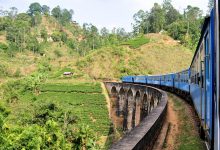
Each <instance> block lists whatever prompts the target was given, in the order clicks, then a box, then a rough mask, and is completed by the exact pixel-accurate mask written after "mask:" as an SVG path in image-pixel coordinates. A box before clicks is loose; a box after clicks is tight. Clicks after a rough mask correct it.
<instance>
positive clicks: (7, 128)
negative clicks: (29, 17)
mask: <svg viewBox="0 0 220 150" xmlns="http://www.w3.org/2000/svg"><path fill="white" fill-rule="evenodd" d="M44 82H45V76H44V75H42V74H35V75H33V76H30V77H27V78H24V79H20V80H16V81H11V82H8V83H6V84H3V86H2V87H1V89H3V99H2V100H1V103H0V131H1V132H0V145H1V147H0V149H2V150H3V149H4V150H5V149H8V150H11V149H36V150H37V149H65V150H66V149H76V150H80V149H100V148H101V147H102V148H107V147H105V146H104V144H105V143H104V144H102V146H101V147H100V145H98V144H97V142H98V141H99V140H100V139H99V138H98V137H101V136H108V135H109V130H110V127H111V126H110V121H109V118H108V111H107V109H106V102H105V98H104V96H103V95H102V94H101V92H102V91H101V87H100V84H98V83H80V84H46V83H44ZM88 125H89V126H88Z"/></svg>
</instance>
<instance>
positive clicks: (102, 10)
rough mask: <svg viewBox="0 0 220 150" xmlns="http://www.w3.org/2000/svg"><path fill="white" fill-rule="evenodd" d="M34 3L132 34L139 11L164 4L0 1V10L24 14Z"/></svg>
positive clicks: (178, 3) (195, 0) (190, 1)
mask: <svg viewBox="0 0 220 150" xmlns="http://www.w3.org/2000/svg"><path fill="white" fill-rule="evenodd" d="M33 2H39V3H40V4H41V5H48V6H49V7H50V8H51V9H52V8H54V7H56V6H58V5H59V6H60V7H61V8H67V9H73V10H74V15H73V20H74V21H76V22H78V23H79V24H80V25H82V24H83V23H85V22H86V23H92V24H94V25H95V26H97V27H98V28H99V29H101V28H102V27H107V28H108V29H112V28H114V27H123V28H125V29H126V31H131V30H132V25H131V23H132V22H134V21H133V15H134V14H135V13H136V12H138V10H140V9H142V10H144V11H146V10H150V8H152V6H153V4H154V3H155V2H157V3H159V4H162V2H163V0H0V9H4V10H5V9H9V8H10V7H13V6H15V7H16V8H18V10H19V12H26V11H27V10H28V7H29V5H30V4H31V3H33ZM172 4H173V5H174V7H175V8H176V9H178V10H180V11H181V12H183V9H184V8H186V7H187V5H192V6H197V7H199V8H200V9H202V10H203V12H204V14H206V12H207V7H208V0H172Z"/></svg>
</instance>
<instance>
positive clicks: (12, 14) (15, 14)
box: [8, 7, 18, 19]
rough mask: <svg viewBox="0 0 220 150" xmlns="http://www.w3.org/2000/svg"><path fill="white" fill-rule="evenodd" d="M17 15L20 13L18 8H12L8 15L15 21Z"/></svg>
mask: <svg viewBox="0 0 220 150" xmlns="http://www.w3.org/2000/svg"><path fill="white" fill-rule="evenodd" d="M17 13H18V9H17V8H16V7H11V8H10V11H9V14H8V15H9V17H10V18H12V19H15V17H16V16H17Z"/></svg>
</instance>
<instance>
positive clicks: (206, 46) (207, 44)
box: [205, 34, 210, 79]
mask: <svg viewBox="0 0 220 150" xmlns="http://www.w3.org/2000/svg"><path fill="white" fill-rule="evenodd" d="M205 48H206V55H208V54H209V34H207V35H206V45H205ZM205 61H206V62H205V66H206V69H207V73H206V79H209V73H210V67H209V61H210V60H209V57H208V56H206V59H205Z"/></svg>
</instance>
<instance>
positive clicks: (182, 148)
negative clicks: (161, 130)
mask: <svg viewBox="0 0 220 150" xmlns="http://www.w3.org/2000/svg"><path fill="white" fill-rule="evenodd" d="M169 97H171V99H173V102H174V108H175V111H176V112H177V113H178V116H179V117H180V118H179V120H180V128H179V130H180V134H179V135H178V137H177V141H176V143H177V150H203V149H204V144H203V142H202V140H201V139H200V138H199V135H198V132H197V130H196V128H195V126H194V124H193V121H192V120H191V119H190V117H189V116H188V115H189V112H188V109H186V104H184V102H183V101H182V100H181V99H180V98H178V97H176V96H173V95H171V94H169Z"/></svg>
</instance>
